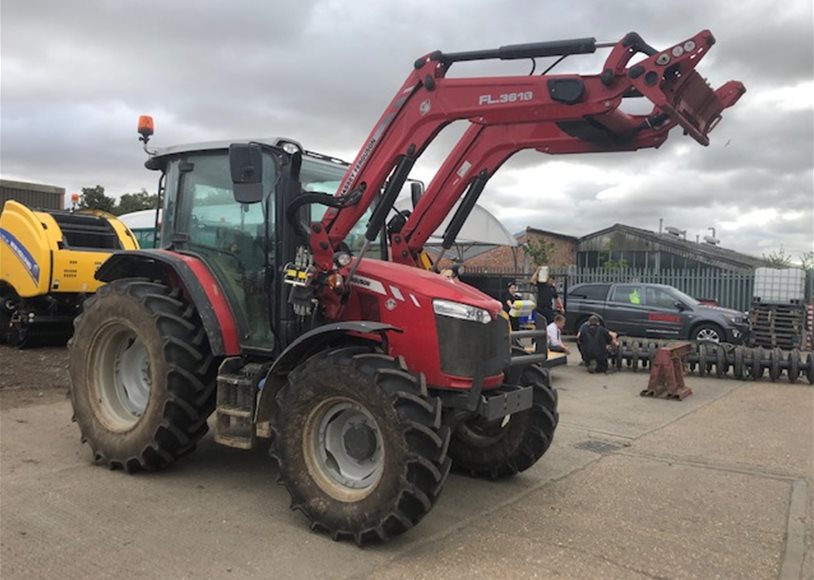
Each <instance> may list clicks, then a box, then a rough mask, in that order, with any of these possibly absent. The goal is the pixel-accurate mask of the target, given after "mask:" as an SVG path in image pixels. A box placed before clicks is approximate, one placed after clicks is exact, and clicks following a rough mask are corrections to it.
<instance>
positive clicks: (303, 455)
mask: <svg viewBox="0 0 814 580" xmlns="http://www.w3.org/2000/svg"><path fill="white" fill-rule="evenodd" d="M273 429H274V438H273V442H272V446H271V450H270V453H271V456H272V458H273V459H275V460H276V461H277V463H278V465H279V468H280V476H279V479H278V482H279V483H281V484H282V485H285V487H286V488H287V489H288V492H289V494H290V495H291V509H294V510H298V511H301V512H302V513H303V514H305V516H306V517H307V518H308V520H309V521H310V522H311V529H312V530H318V531H322V532H326V533H328V534H330V536H331V537H332V538H333V539H334V540H341V539H353V540H354V541H355V542H356V543H357V544H358V545H360V546H361V545H363V544H366V543H368V542H377V541H384V540H387V539H389V538H392V537H394V536H397V535H399V534H402V533H404V532H406V531H407V530H409V529H411V528H412V527H413V526H415V525H416V524H417V523H418V522H419V520H421V518H423V517H424V516H425V515H426V514H427V513H428V512H429V511H430V509H432V507H433V505H434V504H435V502H436V501H437V499H438V496H439V494H440V493H441V489H442V488H443V486H444V482H445V481H446V477H447V474H448V473H449V468H450V464H451V462H450V460H449V459H448V458H447V447H448V444H449V429H448V428H447V427H446V426H444V425H442V424H441V404H440V401H439V400H438V399H437V398H436V397H433V396H430V395H428V393H427V388H426V384H425V383H424V380H423V377H422V376H420V375H415V374H413V373H411V372H409V371H408V370H407V368H406V366H405V365H404V363H403V361H402V360H400V359H398V360H397V359H394V358H392V357H389V356H386V355H384V354H380V353H376V352H373V351H371V350H370V349H369V348H366V347H346V348H339V349H336V350H330V351H325V352H322V353H320V354H317V355H315V356H313V357H312V358H310V359H308V360H307V361H306V362H304V363H302V364H301V365H300V366H299V367H297V368H296V369H295V370H294V371H293V372H292V373H291V374H290V375H289V377H288V381H287V383H286V384H285V385H284V386H283V387H282V388H281V389H280V392H279V393H278V396H277V409H276V413H275V419H274V421H273Z"/></svg>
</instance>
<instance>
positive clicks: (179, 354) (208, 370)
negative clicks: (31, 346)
mask: <svg viewBox="0 0 814 580" xmlns="http://www.w3.org/2000/svg"><path fill="white" fill-rule="evenodd" d="M74 326H75V331H74V336H73V338H72V339H71V341H70V343H69V348H70V364H69V369H70V376H71V389H70V396H71V403H72V405H73V411H74V419H75V420H76V422H77V423H78V424H79V429H80V431H81V433H82V441H83V442H87V443H88V444H89V445H90V447H91V450H92V451H93V455H94V460H95V461H96V462H98V463H102V464H105V465H107V466H108V467H110V468H111V469H125V470H126V471H128V472H134V471H139V470H155V469H160V468H163V467H165V466H167V465H168V464H170V463H172V462H173V461H174V460H175V459H177V458H178V457H181V456H182V455H185V454H187V453H189V452H190V451H192V450H193V449H194V448H195V444H196V443H197V441H199V440H200V438H201V437H203V435H204V434H205V433H206V431H207V425H206V419H207V417H208V416H209V415H210V414H211V413H212V411H213V410H214V407H215V375H216V372H217V366H216V364H215V362H216V361H215V359H214V358H213V356H212V353H211V351H210V348H209V342H208V340H207V337H206V333H205V331H204V329H203V325H202V323H201V320H200V318H199V316H198V314H197V311H196V310H195V308H194V307H193V306H192V305H191V304H189V303H187V302H186V301H185V300H184V298H183V297H182V296H181V293H180V292H179V291H177V290H171V289H170V288H168V287H167V286H164V285H163V284H159V283H154V282H150V281H147V280H142V279H130V280H117V281H114V282H112V283H110V284H107V285H105V286H102V287H101V288H100V289H99V291H98V292H97V293H96V294H95V295H94V296H92V297H91V298H90V299H88V300H87V302H85V307H84V311H83V312H82V314H81V315H80V316H78V317H77V318H76V319H75V321H74Z"/></svg>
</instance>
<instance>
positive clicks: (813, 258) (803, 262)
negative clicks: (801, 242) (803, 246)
mask: <svg viewBox="0 0 814 580" xmlns="http://www.w3.org/2000/svg"><path fill="white" fill-rule="evenodd" d="M800 267H801V268H802V269H803V270H806V271H811V270H814V252H806V253H805V254H803V255H801V256H800Z"/></svg>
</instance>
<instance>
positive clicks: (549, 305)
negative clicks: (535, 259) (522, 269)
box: [532, 269, 562, 324]
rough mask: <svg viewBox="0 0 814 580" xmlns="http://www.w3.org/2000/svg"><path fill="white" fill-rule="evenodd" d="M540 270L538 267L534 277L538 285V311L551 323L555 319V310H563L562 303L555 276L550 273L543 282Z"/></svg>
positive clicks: (534, 281)
mask: <svg viewBox="0 0 814 580" xmlns="http://www.w3.org/2000/svg"><path fill="white" fill-rule="evenodd" d="M539 271H540V270H539V269H538V270H537V272H535V273H534V276H533V277H532V282H533V283H535V284H536V285H537V312H538V313H539V314H541V315H542V316H544V317H545V320H546V324H550V323H551V322H553V321H554V315H555V312H554V310H555V309H557V310H562V304H561V303H560V296H559V294H557V288H556V286H554V276H550V275H549V276H548V279H547V280H545V281H544V282H541V281H540V279H539Z"/></svg>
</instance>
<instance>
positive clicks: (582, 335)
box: [577, 315, 616, 373]
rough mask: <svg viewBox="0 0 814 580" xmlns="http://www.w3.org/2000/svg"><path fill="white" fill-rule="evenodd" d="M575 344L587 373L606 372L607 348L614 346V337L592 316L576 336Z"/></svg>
mask: <svg viewBox="0 0 814 580" xmlns="http://www.w3.org/2000/svg"><path fill="white" fill-rule="evenodd" d="M577 344H578V345H579V351H580V352H581V353H582V360H583V362H584V363H585V366H586V367H588V372H589V373H595V372H597V373H606V372H608V354H609V353H608V346H610V345H615V344H616V335H615V334H614V333H612V332H610V331H608V329H607V328H605V327H604V326H601V325H600V324H599V317H598V316H596V315H592V316H591V317H590V318H589V319H588V322H586V323H585V324H583V325H582V327H581V328H580V329H579V333H578V334H577Z"/></svg>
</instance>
